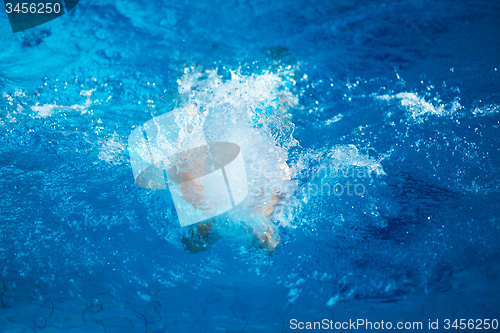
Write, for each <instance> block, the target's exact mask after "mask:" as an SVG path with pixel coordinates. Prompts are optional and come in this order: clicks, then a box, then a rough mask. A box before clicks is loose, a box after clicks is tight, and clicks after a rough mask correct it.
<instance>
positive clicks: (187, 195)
mask: <svg viewBox="0 0 500 333" xmlns="http://www.w3.org/2000/svg"><path fill="white" fill-rule="evenodd" d="M178 111H179V112H181V113H183V114H184V113H185V114H190V115H193V114H195V113H196V111H193V107H189V106H187V107H182V108H178ZM189 126H190V125H188V126H187V127H186V128H189ZM219 127H220V126H219ZM190 129H191V130H192V128H190ZM179 140H186V137H182V136H180V139H179ZM177 145H178V146H184V143H182V142H178V143H177ZM254 150H255V148H254ZM263 150H264V152H256V154H255V155H256V156H257V157H258V159H260V161H259V163H263V164H265V165H266V167H268V168H269V166H271V168H272V169H275V170H277V171H278V172H274V173H272V175H275V174H278V175H280V176H279V177H278V179H276V177H270V178H269V176H267V177H266V175H267V174H269V172H267V173H263V174H262V172H261V174H260V175H258V176H259V177H257V178H258V179H255V178H253V179H252V181H251V184H249V186H251V187H252V191H251V192H252V194H251V195H249V196H248V197H247V198H246V200H245V201H244V202H243V203H242V205H240V207H239V210H238V212H237V213H236V214H232V216H231V218H230V220H234V221H235V222H238V223H237V224H240V225H241V226H242V228H243V230H245V233H247V234H249V235H251V237H252V238H253V239H254V241H253V243H254V244H255V246H256V247H258V248H262V249H267V250H268V251H273V250H274V248H275V247H276V246H277V245H278V244H279V241H280V237H279V235H278V232H277V231H276V230H275V227H274V224H273V223H272V221H271V219H272V215H273V213H274V212H275V210H276V208H277V207H278V206H280V205H281V203H282V202H283V200H284V196H285V195H284V194H282V193H279V191H278V189H279V188H280V187H281V188H283V185H284V184H283V183H284V182H286V181H288V180H290V179H291V176H290V169H289V167H288V165H287V164H286V163H285V162H279V159H270V160H267V161H266V160H265V161H262V159H266V157H269V151H270V150H272V149H271V147H269V145H267V144H266V145H265V147H263ZM249 155H251V154H249ZM200 160H202V158H201V157H200V155H193V153H189V152H185V153H180V154H177V155H176V158H175V161H174V162H172V163H171V165H170V167H169V168H170V170H174V171H175V173H176V175H177V178H178V179H179V178H181V180H180V181H178V182H176V184H175V190H176V191H177V193H178V195H179V196H180V198H181V199H182V200H184V201H185V202H187V203H189V204H190V205H191V206H192V207H194V208H195V209H196V210H198V211H211V210H214V208H216V206H217V203H216V202H214V201H215V200H214V196H213V194H214V193H211V192H209V191H213V189H212V188H211V187H210V186H211V185H207V183H206V182H204V181H202V180H200V178H199V177H198V176H199V175H200V174H204V170H203V169H205V168H206V167H207V165H206V160H205V162H198V161H200ZM179 170H181V171H179ZM167 174H168V171H167ZM179 175H181V176H179ZM169 178H171V177H170V176H169ZM186 180H188V181H186ZM246 181H247V180H246V179H245V182H246ZM207 186H208V188H207ZM217 195H219V194H218V193H217ZM221 195H222V193H221ZM212 216H213V215H212ZM216 220H217V218H216V217H215V218H211V219H208V220H206V221H204V222H198V223H197V224H194V225H191V226H189V227H188V228H186V229H187V230H186V231H185V232H184V236H183V238H182V243H183V244H184V246H185V249H186V250H187V251H189V252H198V251H203V250H205V249H207V248H208V246H209V245H210V244H211V243H213V242H214V241H216V240H217V238H218V236H217V232H216V228H215V227H214V225H216ZM240 222H241V223H240Z"/></svg>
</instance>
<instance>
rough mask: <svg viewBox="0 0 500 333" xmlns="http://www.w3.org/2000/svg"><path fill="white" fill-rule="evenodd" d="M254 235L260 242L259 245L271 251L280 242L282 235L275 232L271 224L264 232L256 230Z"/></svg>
mask: <svg viewBox="0 0 500 333" xmlns="http://www.w3.org/2000/svg"><path fill="white" fill-rule="evenodd" d="M254 236H255V237H256V238H257V240H258V242H259V244H258V247H259V248H261V249H267V251H269V252H272V251H274V249H275V248H276V246H278V244H279V242H280V236H279V235H278V234H276V233H275V232H274V230H273V229H272V228H271V226H269V227H268V228H267V230H266V231H264V232H256V231H255V230H254Z"/></svg>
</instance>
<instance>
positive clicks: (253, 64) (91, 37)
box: [0, 0, 500, 333]
mask: <svg viewBox="0 0 500 333" xmlns="http://www.w3.org/2000/svg"><path fill="white" fill-rule="evenodd" d="M499 17H500V3H498V2H497V1H466V0H463V1H444V0H437V1H417V0H403V1H384V2H377V1H354V2H353V1H344V0H335V1H305V0H287V1H273V2H269V1H258V0H257V1H248V2H244V1H232V0H229V1H228V0H226V1H174V2H155V1H145V0H133V1H132V0H127V1H123V0H114V1H111V0H103V1H99V2H97V1H89V0H82V1H80V3H79V4H78V6H77V7H76V8H75V9H74V10H72V11H71V12H69V13H68V14H66V15H64V16H62V17H61V18H59V19H57V20H54V21H52V22H49V23H47V24H45V25H42V26H39V27H36V28H33V29H30V30H27V31H25V32H20V33H16V34H12V32H11V31H10V26H9V23H8V19H7V15H6V14H5V13H4V12H2V14H0V32H1V33H0V88H1V95H0V175H1V178H0V191H1V195H0V263H1V265H0V296H1V297H0V332H9V333H11V332H12V333H13V332H66V331H67V332H108V333H109V332H245V333H249V332H288V331H298V329H296V330H292V328H291V326H290V320H292V319H297V321H302V322H308V321H321V320H323V319H328V320H333V321H336V322H345V321H349V320H350V319H351V320H356V319H365V320H370V321H373V322H375V321H378V322H380V321H381V320H384V322H387V321H391V322H393V323H394V325H395V323H396V322H399V321H400V322H422V323H423V325H424V328H425V329H426V328H427V325H428V321H429V319H430V320H432V321H435V320H439V329H438V330H433V331H450V330H445V329H444V320H445V319H450V320H452V321H453V320H455V319H459V320H460V319H490V320H493V319H497V320H500V306H499V303H500V302H499V299H500V257H499V254H498V253H499V249H500V246H499V242H498V240H499V236H500V96H499V92H500V76H499V70H500V56H499V55H500V20H499V19H498V18H499ZM193 92H195V93H196V94H198V95H196V96H198V97H197V98H199V103H200V105H199V106H200V107H204V106H206V105H217V104H218V103H219V102H220V103H230V105H232V106H233V107H234V108H235V109H237V110H239V109H245V110H246V109H247V108H249V106H248V105H247V104H245V103H247V102H245V101H243V99H241V98H239V97H238V96H239V95H238V92H240V93H241V92H245V93H246V94H248V96H251V97H250V99H251V100H252V101H254V102H255V103H256V104H259V108H258V109H259V110H258V111H255V110H254V109H252V112H254V113H253V116H255V117H256V118H250V121H254V122H255V123H254V128H255V129H256V131H259V133H260V135H261V136H262V137H266V138H269V142H271V143H270V144H269V147H267V148H269V149H271V148H272V149H276V150H277V151H278V152H279V154H280V156H282V157H284V158H286V163H287V164H288V166H289V167H290V170H291V175H292V176H291V178H292V179H291V180H290V184H291V186H290V187H289V189H288V193H287V196H286V198H285V199H284V201H283V202H282V205H281V210H280V211H279V212H278V213H276V214H274V215H273V219H274V220H273V221H274V224H275V227H276V228H277V230H278V232H279V236H280V239H281V240H280V243H279V244H278V246H277V247H276V249H275V250H274V251H266V250H262V249H259V248H258V247H256V246H255V245H254V243H255V242H254V240H252V236H248V235H242V234H241V229H238V228H237V227H234V226H233V225H234V223H235V221H239V220H242V219H244V218H245V217H244V216H243V214H241V216H238V211H237V210H236V211H235V212H233V215H232V216H230V217H227V216H222V217H221V218H220V219H219V220H218V221H216V222H215V223H216V226H215V230H216V231H217V233H218V239H217V240H216V241H214V242H213V243H212V244H210V246H208V247H207V250H205V251H200V252H196V253H189V252H188V251H186V249H185V248H184V246H183V243H182V239H183V232H184V231H183V230H182V229H181V228H180V227H179V222H178V220H177V217H176V214H175V209H174V208H173V205H172V202H171V199H170V198H169V197H168V196H165V195H163V194H162V193H159V192H160V191H154V190H144V189H141V188H139V187H137V186H136V185H135V183H134V178H133V175H132V170H131V167H130V163H129V157H128V146H127V139H128V136H129V134H130V133H131V132H132V131H133V129H134V128H136V127H137V126H140V125H142V124H143V123H144V122H146V121H148V120H150V119H151V118H152V117H153V116H156V115H159V114H162V113H165V112H167V111H170V110H172V109H174V108H175V106H176V105H179V104H182V103H187V102H189V101H188V99H189V98H188V97H187V96H190V97H191V98H194V97H193V96H194V95H192V93H193ZM190 94H191V95H190ZM254 107H255V106H252V108H254ZM222 131H223V130H222V129H221V132H222ZM215 135H218V134H217V133H215ZM237 135H238V140H241V141H242V142H246V143H247V144H249V145H250V143H251V142H252V140H253V137H252V136H251V135H250V134H249V132H245V131H240V132H239V133H237ZM243 153H244V151H243ZM337 184H340V185H337ZM348 184H349V185H348ZM326 185H329V187H328V186H326ZM329 188H330V189H331V188H334V189H336V190H337V191H336V192H332V191H330V192H329V193H328V189H329ZM341 188H342V189H345V191H344V192H343V193H339V192H340V189H341ZM348 188H349V190H348ZM322 189H323V191H322ZM347 191H349V193H348V192H347ZM238 230H240V231H238ZM425 329H424V330H418V329H415V330H413V329H409V330H407V331H415V332H416V331H426V330H425ZM452 330H455V329H452ZM365 331H366V329H365ZM489 331H495V330H494V329H490V330H489Z"/></svg>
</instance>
